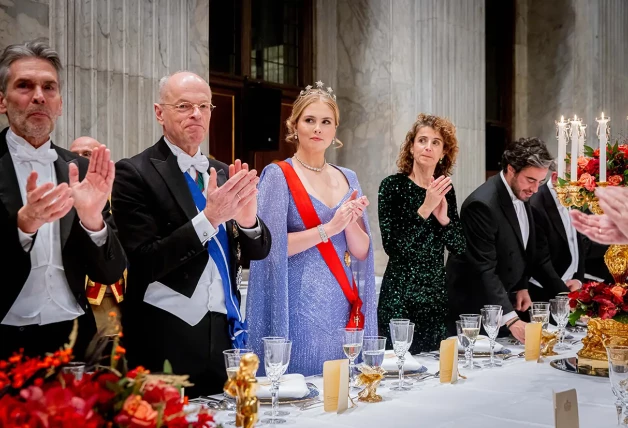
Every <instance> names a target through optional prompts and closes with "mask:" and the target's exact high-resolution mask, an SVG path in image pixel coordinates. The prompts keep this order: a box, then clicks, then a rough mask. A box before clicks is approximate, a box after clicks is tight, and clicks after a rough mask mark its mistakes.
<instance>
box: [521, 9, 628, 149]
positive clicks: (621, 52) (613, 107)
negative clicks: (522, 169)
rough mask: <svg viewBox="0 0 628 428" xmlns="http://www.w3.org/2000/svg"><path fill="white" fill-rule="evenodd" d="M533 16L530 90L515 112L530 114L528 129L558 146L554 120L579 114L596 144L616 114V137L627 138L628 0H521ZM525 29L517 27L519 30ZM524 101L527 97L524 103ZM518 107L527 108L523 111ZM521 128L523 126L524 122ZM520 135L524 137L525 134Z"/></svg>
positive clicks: (530, 20)
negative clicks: (603, 119) (598, 132)
mask: <svg viewBox="0 0 628 428" xmlns="http://www.w3.org/2000/svg"><path fill="white" fill-rule="evenodd" d="M518 3H520V4H523V5H524V6H525V8H526V9H527V11H526V15H527V19H525V20H523V19H522V20H519V21H517V25H518V26H519V25H524V26H525V27H526V30H525V32H526V33H527V59H526V61H527V64H528V67H527V91H523V92H522V95H523V97H522V96H519V94H517V93H516V94H515V106H514V107H515V117H519V116H522V117H524V116H525V117H527V134H528V135H529V136H538V137H541V138H542V139H544V140H545V141H547V142H548V145H549V146H550V148H551V149H552V151H553V153H554V154H555V153H556V152H557V150H556V144H557V143H556V136H555V126H554V121H555V120H557V119H559V118H560V115H561V114H562V115H564V116H565V117H571V116H573V115H574V114H577V115H578V116H579V117H582V118H583V119H584V122H585V123H586V124H587V125H588V128H587V144H588V145H591V146H593V147H596V146H597V144H598V140H597V138H596V136H595V129H596V126H597V124H596V122H595V118H596V117H599V115H600V113H601V112H602V111H603V112H604V114H605V115H609V116H611V118H612V121H611V129H612V134H613V135H612V137H611V138H612V141H615V139H623V138H625V135H626V132H627V128H628V127H627V125H628V123H627V122H626V115H627V114H628V93H627V91H626V87H627V85H628V53H626V52H625V49H624V47H623V46H622V44H621V41H623V40H627V39H628V26H627V25H626V24H627V23H628V3H626V2H625V1H622V0H555V1H552V2H546V1H543V0H519V1H518ZM518 32H519V30H517V33H518ZM522 101H523V102H522ZM518 110H525V112H519V111H518ZM515 129H517V130H519V129H520V128H519V127H518V126H516V127H515ZM516 136H517V137H520V136H524V135H522V134H519V135H516Z"/></svg>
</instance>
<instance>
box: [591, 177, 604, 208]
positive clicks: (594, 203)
mask: <svg viewBox="0 0 628 428" xmlns="http://www.w3.org/2000/svg"><path fill="white" fill-rule="evenodd" d="M607 185H608V183H607V182H606V181H601V182H599V183H597V187H606V186H607ZM589 211H591V212H592V213H593V214H596V215H602V214H604V210H603V209H602V208H600V200H599V199H598V198H597V196H594V197H593V198H592V199H591V200H590V201H589Z"/></svg>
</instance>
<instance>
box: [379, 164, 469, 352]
mask: <svg viewBox="0 0 628 428" xmlns="http://www.w3.org/2000/svg"><path fill="white" fill-rule="evenodd" d="M425 194H426V190H425V189H424V188H422V187H419V186H417V185H416V184H415V183H414V182H413V181H412V180H411V179H410V178H409V177H408V176H407V175H405V174H395V175H391V176H389V177H386V178H385V179H384V181H382V183H381V185H380V187H379V193H378V205H379V207H378V211H379V227H380V231H381V234H382V241H383V244H384V251H386V254H388V257H389V260H388V266H386V272H385V273H384V279H383V281H382V288H381V292H380V296H379V305H378V313H377V316H378V321H379V328H380V334H382V336H386V337H387V338H388V343H387V348H388V349H392V344H391V342H390V328H389V322H390V320H391V318H409V319H410V320H411V322H413V323H415V324H416V325H415V331H414V340H413V342H412V346H411V347H410V352H411V353H412V354H417V353H419V352H425V351H433V350H436V349H439V347H440V341H441V340H442V339H444V338H446V337H447V331H446V328H445V316H446V314H447V290H446V289H445V264H444V257H445V247H447V250H448V251H449V252H450V253H452V254H461V253H463V252H464V251H465V240H464V236H463V233H462V227H461V225H460V218H459V217H458V207H457V205H456V195H455V193H454V189H453V188H452V189H451V190H450V191H449V192H448V193H447V195H446V196H445V197H446V199H447V214H448V216H449V219H450V223H449V224H448V225H447V226H445V227H443V226H441V224H440V223H439V222H438V220H436V218H434V216H430V217H429V218H428V219H427V220H423V219H422V218H421V217H420V216H419V215H418V213H417V210H418V209H419V207H420V206H421V205H422V204H423V201H424V200H425Z"/></svg>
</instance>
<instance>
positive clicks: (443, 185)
mask: <svg viewBox="0 0 628 428" xmlns="http://www.w3.org/2000/svg"><path fill="white" fill-rule="evenodd" d="M450 190H451V178H450V177H445V176H444V175H441V176H440V177H438V178H437V179H436V180H434V178H433V177H432V181H431V183H430V185H429V186H428V187H427V192H426V195H425V201H423V205H421V206H420V207H419V209H418V211H417V212H418V214H419V215H420V216H421V217H423V218H424V219H427V218H428V217H429V216H430V215H431V214H433V215H434V217H435V218H436V220H438V222H439V223H440V224H441V225H442V226H447V225H448V224H449V221H450V220H449V216H448V215H447V200H446V199H445V195H446V194H447V192H449V191H450Z"/></svg>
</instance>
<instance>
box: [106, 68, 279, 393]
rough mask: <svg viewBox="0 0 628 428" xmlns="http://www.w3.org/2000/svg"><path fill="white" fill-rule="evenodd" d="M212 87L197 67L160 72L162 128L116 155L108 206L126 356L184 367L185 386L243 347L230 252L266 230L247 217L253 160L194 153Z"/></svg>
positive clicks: (246, 253)
mask: <svg viewBox="0 0 628 428" xmlns="http://www.w3.org/2000/svg"><path fill="white" fill-rule="evenodd" d="M211 101H212V93H211V89H210V87H209V85H208V84H207V82H205V80H203V79H202V78H201V77H199V76H197V75H196V74H194V73H190V72H178V73H175V74H173V75H171V76H167V77H165V78H163V79H162V80H161V82H160V85H159V103H156V104H155V116H156V118H157V122H159V124H160V125H161V126H162V128H163V133H164V135H163V137H162V138H161V139H160V140H159V141H158V142H157V143H156V144H155V145H153V146H152V147H150V148H148V149H146V150H145V151H143V152H142V153H140V154H138V155H136V156H134V157H132V158H131V159H123V160H121V161H120V162H118V164H117V167H116V168H117V171H116V172H117V177H116V181H115V183H114V186H113V199H112V206H113V214H114V218H116V219H117V221H119V223H118V228H119V237H120V241H121V242H122V245H123V247H124V248H125V249H126V251H127V254H128V257H129V269H128V276H127V294H126V296H125V300H124V301H123V302H122V322H123V327H124V330H125V337H126V341H125V344H126V345H127V351H128V354H127V355H128V358H129V362H130V363H131V365H143V366H145V367H147V368H148V369H150V370H152V371H161V369H162V367H163V364H164V361H165V360H168V361H169V362H170V364H171V365H172V368H173V370H174V372H175V373H181V374H189V375H190V380H191V382H193V383H194V387H193V388H192V389H186V393H187V394H188V395H189V396H195V395H200V394H203V395H209V394H214V393H217V392H220V391H222V387H223V385H224V382H225V381H226V378H227V375H226V370H225V365H224V359H223V355H222V351H224V350H226V349H230V348H232V347H235V348H243V347H244V346H245V344H246V334H247V333H246V322H245V320H244V319H243V316H242V314H241V312H240V292H239V290H238V289H239V283H240V280H241V270H242V267H241V265H240V263H239V262H240V258H241V257H246V258H247V259H251V260H256V259H262V258H264V257H266V255H267V254H268V252H269V251H270V244H271V241H270V232H269V231H268V229H267V228H266V226H265V225H264V223H263V222H262V221H261V220H260V219H259V218H257V198H256V195H257V188H256V185H257V182H258V180H259V179H258V177H257V173H256V171H255V170H251V171H249V169H248V166H247V165H246V164H242V163H241V162H240V161H239V160H238V161H236V162H235V164H233V165H230V166H227V165H225V164H223V163H221V162H218V161H215V160H211V159H209V158H208V157H207V156H206V155H204V154H202V153H201V150H200V145H201V143H202V142H203V141H204V140H205V138H207V135H208V132H209V124H210V120H211V111H212V110H213V108H214V106H213V105H212V103H211Z"/></svg>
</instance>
